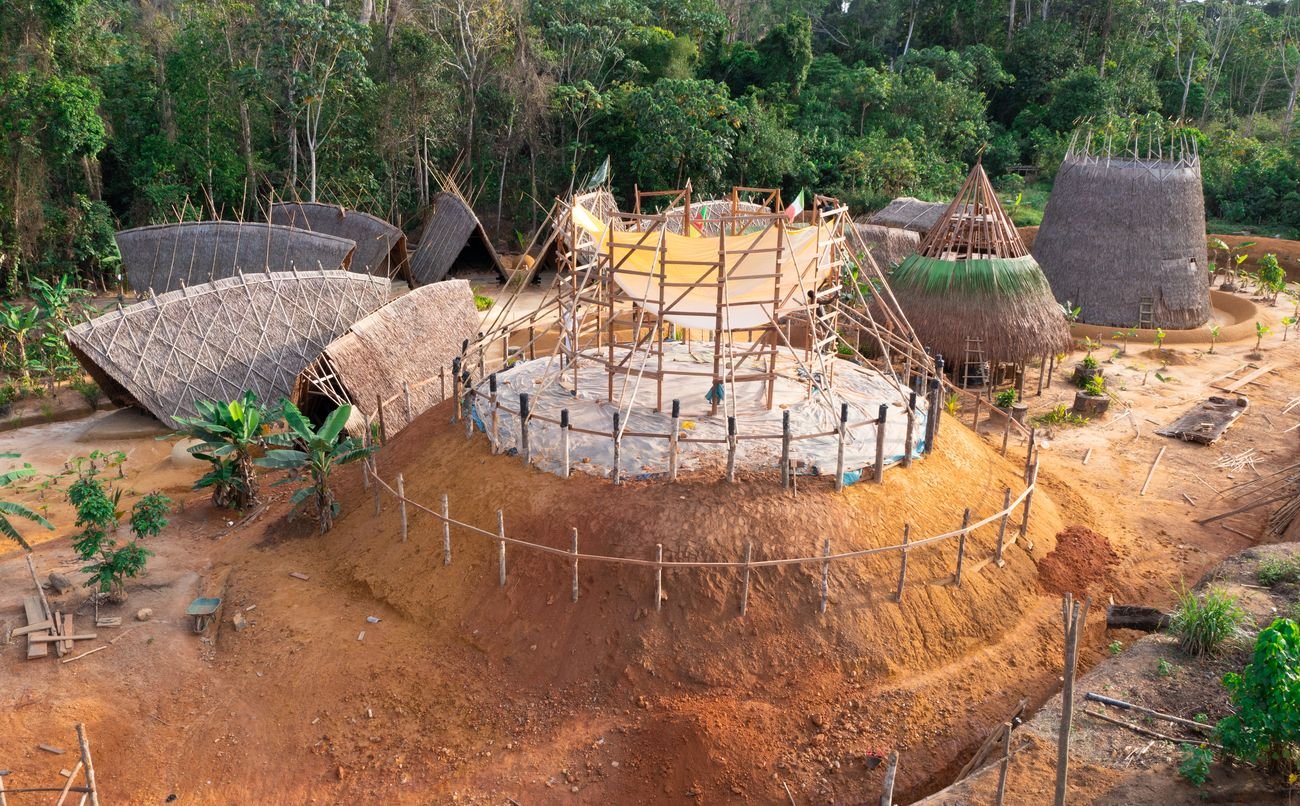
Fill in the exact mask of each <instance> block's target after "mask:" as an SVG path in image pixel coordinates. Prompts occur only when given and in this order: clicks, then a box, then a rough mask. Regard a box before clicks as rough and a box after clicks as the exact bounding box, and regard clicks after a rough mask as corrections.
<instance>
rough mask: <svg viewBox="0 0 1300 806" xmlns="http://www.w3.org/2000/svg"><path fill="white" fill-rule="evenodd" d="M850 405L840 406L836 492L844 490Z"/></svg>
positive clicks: (842, 404) (843, 404) (836, 450)
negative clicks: (845, 450) (845, 444)
mask: <svg viewBox="0 0 1300 806" xmlns="http://www.w3.org/2000/svg"><path fill="white" fill-rule="evenodd" d="M848 427H849V404H848V403H841V404H840V428H839V445H838V446H837V447H836V449H835V491H836V492H839V491H840V490H843V489H844V438H845V437H846V436H847V435H848Z"/></svg>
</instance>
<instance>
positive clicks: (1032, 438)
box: [1025, 428, 1038, 481]
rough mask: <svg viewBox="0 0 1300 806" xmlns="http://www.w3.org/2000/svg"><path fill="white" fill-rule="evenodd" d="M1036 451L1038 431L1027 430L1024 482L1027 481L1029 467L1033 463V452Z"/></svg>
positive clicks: (1035, 429)
mask: <svg viewBox="0 0 1300 806" xmlns="http://www.w3.org/2000/svg"><path fill="white" fill-rule="evenodd" d="M1036 450H1038V429H1037V428H1030V429H1029V449H1028V450H1027V451H1026V452H1025V481H1029V466H1030V465H1032V464H1033V463H1034V451H1036Z"/></svg>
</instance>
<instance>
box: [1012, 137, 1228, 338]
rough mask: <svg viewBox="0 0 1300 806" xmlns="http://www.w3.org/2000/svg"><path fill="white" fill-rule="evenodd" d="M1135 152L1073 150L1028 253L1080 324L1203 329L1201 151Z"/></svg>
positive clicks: (1205, 276) (1206, 308)
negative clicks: (1074, 311)
mask: <svg viewBox="0 0 1300 806" xmlns="http://www.w3.org/2000/svg"><path fill="white" fill-rule="evenodd" d="M1165 145H1166V146H1167V145H1168V143H1166V144H1165ZM1139 153H1142V152H1139V151H1137V149H1130V151H1129V152H1128V153H1126V154H1121V155H1112V154H1110V153H1102V154H1095V153H1090V150H1089V149H1088V148H1087V147H1079V148H1071V150H1070V152H1069V153H1067V154H1066V156H1065V159H1064V160H1063V161H1062V162H1061V169H1060V171H1059V172H1058V173H1057V174H1056V183H1055V184H1054V185H1053V186H1052V195H1051V197H1050V198H1049V199H1048V202H1047V210H1046V211H1045V213H1044V215H1043V223H1042V226H1040V227H1039V230H1038V236H1037V238H1036V239H1035V241H1034V256H1035V257H1037V258H1038V262H1039V263H1040V264H1041V265H1042V267H1043V271H1044V272H1045V273H1046V274H1047V279H1048V280H1049V281H1050V282H1051V284H1052V291H1053V292H1054V293H1055V295H1056V298H1057V299H1058V300H1059V301H1061V302H1067V301H1068V302H1070V303H1071V304H1072V305H1075V306H1078V307H1079V308H1082V313H1081V315H1080V317H1079V318H1080V321H1082V322H1087V323H1089V324H1097V325H1106V326H1113V327H1143V328H1153V327H1164V328H1170V329H1187V328H1194V327H1199V326H1201V325H1203V324H1205V322H1206V320H1208V319H1209V318H1210V295H1209V273H1208V272H1207V266H1208V264H1207V263H1206V253H1205V199H1204V197H1203V195H1202V192H1201V163H1200V159H1199V158H1198V157H1197V155H1196V153H1195V150H1194V149H1191V148H1184V149H1182V150H1180V151H1179V152H1178V153H1176V154H1175V155H1173V156H1172V158H1171V155H1170V154H1169V153H1167V152H1166V153H1163V154H1160V155H1155V154H1152V153H1151V152H1150V151H1149V150H1148V151H1146V152H1145V153H1146V154H1147V155H1146V156H1138V154H1139Z"/></svg>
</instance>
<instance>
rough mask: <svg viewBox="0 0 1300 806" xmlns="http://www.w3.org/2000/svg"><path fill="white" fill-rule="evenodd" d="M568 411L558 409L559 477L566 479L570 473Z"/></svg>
mask: <svg viewBox="0 0 1300 806" xmlns="http://www.w3.org/2000/svg"><path fill="white" fill-rule="evenodd" d="M570 430H571V428H570V425H569V410H568V409H560V468H561V469H560V476H561V477H562V478H566V479H567V478H568V477H569V473H570V465H569V432H570Z"/></svg>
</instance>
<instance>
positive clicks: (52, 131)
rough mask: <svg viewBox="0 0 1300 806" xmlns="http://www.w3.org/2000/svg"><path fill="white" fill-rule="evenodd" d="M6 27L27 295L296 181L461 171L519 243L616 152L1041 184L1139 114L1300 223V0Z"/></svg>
mask: <svg viewBox="0 0 1300 806" xmlns="http://www.w3.org/2000/svg"><path fill="white" fill-rule="evenodd" d="M0 43H2V46H3V50H2V51H0V54H2V55H0V272H2V273H3V274H2V277H3V282H4V286H3V289H2V291H3V294H4V295H5V296H13V295H15V294H17V293H19V292H21V291H23V290H25V289H26V287H27V286H28V284H29V282H30V278H31V277H47V278H54V277H58V276H60V275H62V274H65V273H70V272H72V273H76V274H78V275H79V276H80V277H81V279H82V281H84V282H100V283H107V284H111V283H112V282H113V280H112V276H113V275H114V274H115V272H116V261H117V257H116V249H115V247H114V244H113V240H112V233H113V230H114V229H115V228H122V227H130V226H139V225H144V224H148V223H157V222H161V221H164V220H176V219H177V218H181V217H183V218H190V219H193V218H210V217H224V218H236V217H240V218H244V219H263V218H264V217H265V214H264V209H265V206H266V204H267V203H268V200H270V199H280V198H287V199H304V200H312V199H315V200H319V201H324V202H329V203H336V204H342V205H345V206H348V207H353V208H359V209H361V210H365V211H367V212H371V213H374V214H376V215H380V216H382V217H385V218H388V219H389V220H392V221H394V222H398V223H409V222H412V221H413V220H415V219H416V218H417V217H418V215H419V213H420V210H421V209H422V208H423V207H424V206H425V205H426V204H427V203H428V200H429V198H430V196H431V194H432V193H435V192H437V190H438V187H437V185H436V181H435V179H434V177H435V175H437V173H438V172H445V171H453V170H454V171H455V172H456V173H457V175H458V176H460V177H462V178H463V179H464V180H465V183H467V185H468V186H469V187H471V188H473V189H474V190H475V191H476V199H477V206H478V209H479V213H480V215H481V216H482V217H483V219H484V221H485V223H486V224H487V225H488V227H489V229H495V230H496V232H497V236H498V237H499V238H500V239H501V240H502V241H509V240H512V233H521V234H522V233H527V232H528V231H530V230H531V229H532V228H533V227H535V226H537V225H538V224H539V223H540V220H541V218H542V216H543V215H544V213H545V209H546V207H547V206H548V201H549V200H550V199H551V198H553V197H554V196H555V195H556V194H559V193H563V192H565V191H566V190H567V189H568V188H569V187H570V186H571V185H573V184H574V183H580V182H582V181H583V179H584V178H585V177H586V176H588V175H589V174H590V173H591V172H592V171H593V170H595V169H596V167H597V166H598V165H600V164H601V163H602V162H603V160H604V159H605V156H606V155H612V164H613V177H612V179H613V184H614V188H615V190H616V192H619V193H622V194H626V193H628V192H630V190H631V189H632V186H633V185H634V184H639V185H640V186H641V187H643V188H646V187H653V188H666V187H677V186H680V185H681V184H682V183H683V182H684V181H685V180H686V179H687V178H688V177H689V178H690V179H691V180H692V181H693V183H694V186H695V188H696V189H697V192H700V193H710V192H715V191H719V190H722V189H724V188H727V187H729V186H730V185H732V184H745V185H757V186H780V187H783V188H784V189H785V190H786V192H787V193H789V194H790V195H791V196H793V195H794V194H795V193H797V192H798V190H799V189H802V188H815V189H818V190H820V191H822V192H825V193H829V194H832V195H836V196H838V197H839V198H841V199H843V200H845V201H847V202H848V203H849V204H850V205H852V207H853V208H854V209H855V211H856V210H863V209H869V208H872V207H876V206H879V205H881V204H883V203H884V202H885V201H886V200H887V199H889V198H891V197H893V196H895V195H898V194H909V195H914V196H919V197H922V198H942V197H944V196H945V195H947V194H951V193H952V192H954V191H955V190H956V188H957V186H958V185H959V184H960V182H961V178H962V177H963V176H964V174H965V172H966V170H967V168H968V166H969V165H970V163H971V162H973V161H974V160H975V159H977V158H980V159H982V160H983V162H984V165H985V167H986V169H987V170H988V173H989V174H990V176H993V177H994V178H995V182H997V183H999V185H1000V186H1001V187H1002V188H1003V189H1007V190H1015V189H1017V188H1018V187H1019V183H1020V181H1021V179H1020V177H1019V176H1018V175H1016V173H1017V172H1018V173H1023V172H1025V170H1026V168H1025V166H1032V168H1033V170H1034V173H1036V174H1037V175H1039V176H1041V177H1044V178H1045V179H1050V177H1051V175H1052V173H1053V171H1054V170H1055V168H1056V165H1057V164H1058V163H1059V161H1060V158H1061V155H1062V153H1063V152H1064V149H1065V147H1066V145H1067V143H1068V139H1069V135H1070V133H1071V132H1072V131H1073V130H1074V129H1075V128H1076V127H1077V126H1078V125H1079V123H1080V121H1083V120H1094V121H1104V120H1106V119H1108V118H1114V117H1131V116H1140V115H1148V116H1159V117H1160V118H1163V119H1171V120H1179V121H1182V125H1184V126H1186V127H1188V128H1190V129H1191V130H1192V134H1193V136H1194V137H1195V139H1196V141H1197V143H1198V145H1199V146H1200V150H1201V155H1202V157H1203V161H1204V162H1203V167H1204V178H1205V193H1206V203H1207V211H1208V214H1209V215H1210V216H1211V217H1213V218H1218V219H1222V220H1225V221H1229V222H1234V223H1239V224H1243V225H1253V226H1277V227H1283V228H1293V229H1294V228H1297V227H1300V134H1298V133H1297V132H1296V130H1295V129H1296V127H1295V122H1296V111H1297V110H1296V100H1297V93H1298V92H1300V0H1291V1H1290V2H1283V1H1282V0H1272V1H1271V2H1254V1H1243V0H1204V1H1203V2H1183V0H1005V1H1004V2H1000V3H998V2H987V1H986V0H928V1H927V2H924V3H922V2H919V0H831V2H815V0H329V2H326V3H324V4H321V3H315V2H309V1H308V2H299V1H298V0H254V1H253V2H238V1H237V0H161V1H160V2H156V3H138V2H129V1H128V0H31V2H26V3H3V4H0ZM1013 167H1014V168H1016V169H1017V171H1015V172H1013Z"/></svg>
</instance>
